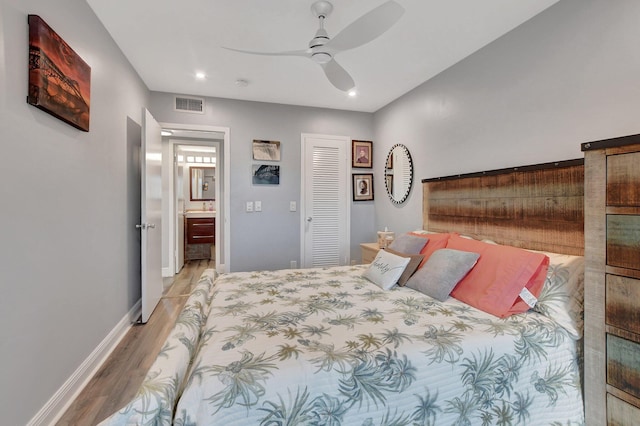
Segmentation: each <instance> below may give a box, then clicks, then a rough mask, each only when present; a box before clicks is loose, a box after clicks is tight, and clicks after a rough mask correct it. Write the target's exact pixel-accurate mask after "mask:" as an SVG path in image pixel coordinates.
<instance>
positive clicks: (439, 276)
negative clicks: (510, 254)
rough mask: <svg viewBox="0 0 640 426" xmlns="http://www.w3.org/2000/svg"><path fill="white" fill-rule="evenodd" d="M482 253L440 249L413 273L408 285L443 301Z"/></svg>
mask: <svg viewBox="0 0 640 426" xmlns="http://www.w3.org/2000/svg"><path fill="white" fill-rule="evenodd" d="M479 257H480V255H479V254H478V253H472V252H468V251H461V250H453V249H439V250H436V251H434V252H433V254H432V255H431V257H430V258H429V259H428V260H427V261H426V262H425V264H424V265H423V266H422V268H420V269H418V271H417V272H416V273H415V274H413V276H412V277H411V278H409V281H407V284H406V286H407V287H409V288H412V289H414V290H417V291H419V292H421V293H424V294H426V295H427V296H431V297H433V298H434V299H437V300H439V301H441V302H444V301H445V300H447V298H448V297H449V293H451V290H453V288H454V287H455V286H456V284H458V283H459V282H460V280H461V279H463V278H464V277H465V275H467V273H468V272H469V271H470V270H471V268H473V267H474V266H475V264H476V262H477V261H478V258H479Z"/></svg>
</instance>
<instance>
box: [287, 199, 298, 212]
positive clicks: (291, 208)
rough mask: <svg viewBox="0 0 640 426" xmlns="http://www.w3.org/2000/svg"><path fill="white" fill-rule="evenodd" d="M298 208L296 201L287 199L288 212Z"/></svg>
mask: <svg viewBox="0 0 640 426" xmlns="http://www.w3.org/2000/svg"><path fill="white" fill-rule="evenodd" d="M297 209H298V206H296V202H295V201H289V211H290V212H295V211H296V210H297Z"/></svg>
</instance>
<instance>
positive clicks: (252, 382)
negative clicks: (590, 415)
mask: <svg viewBox="0 0 640 426" xmlns="http://www.w3.org/2000/svg"><path fill="white" fill-rule="evenodd" d="M363 271H364V266H349V267H337V268H327V269H307V270H283V271H272V272H253V273H231V274H225V275H221V276H219V277H218V278H217V279H216V281H215V282H214V287H213V299H212V302H211V306H210V309H209V311H208V315H205V317H206V323H205V322H204V320H203V324H202V328H201V329H200V331H199V335H198V339H199V341H198V343H197V348H195V349H193V351H194V352H196V350H197V352H196V353H195V357H194V359H193V362H192V365H191V366H190V371H189V372H188V374H187V378H186V381H185V383H184V384H183V386H184V389H183V390H182V393H181V394H180V390H178V392H177V396H176V398H177V402H175V404H176V405H175V407H174V405H173V402H174V399H175V398H165V397H161V396H159V395H160V394H161V392H159V391H158V392H156V391H155V389H156V388H155V387H153V386H149V385H147V388H146V390H145V387H144V386H143V388H142V390H141V392H140V393H139V396H138V398H137V402H136V401H133V402H132V403H131V404H130V405H129V406H127V407H125V408H123V410H121V411H120V413H118V414H116V415H114V416H113V418H112V419H110V420H109V421H107V422H106V423H105V424H113V425H115V424H122V425H125V424H167V425H168V424H175V425H182V426H190V425H199V426H202V425H224V426H228V425H328V426H329V425H358V426H359V425H363V426H364V425H367V426H368V425H518V424H521V425H582V424H584V416H583V406H582V397H581V387H580V374H579V369H578V360H577V356H578V355H577V350H576V344H577V343H576V341H575V340H573V339H571V338H570V336H569V335H568V333H567V332H566V331H565V329H563V328H562V327H560V326H559V325H558V324H557V323H555V322H554V321H553V320H552V319H550V318H548V317H546V316H544V315H541V314H539V313H535V312H529V313H526V314H521V315H517V316H513V317H510V318H508V319H499V318H496V317H493V316H491V315H489V314H486V313H484V312H481V311H479V310H476V309H474V308H472V307H470V306H468V305H465V304H463V303H462V302H459V301H457V300H455V299H452V298H449V300H448V301H447V302H445V303H440V302H438V301H436V300H435V299H432V298H430V297H428V296H425V295H423V294H421V293H419V292H416V291H415V290H411V289H408V288H394V289H392V290H391V291H383V290H382V289H380V288H379V287H377V286H375V285H374V284H372V283H370V282H369V281H367V280H366V279H364V278H362V277H361V274H362V272H363ZM183 340H186V341H187V342H188V344H189V345H190V346H193V345H194V342H193V340H189V339H186V338H184V336H183ZM168 345H169V346H168V347H167V348H168V349H166V351H164V352H165V353H166V354H167V355H169V356H170V355H171V354H170V352H171V351H173V350H177V349H178V348H179V346H180V345H181V343H180V340H179V339H176V340H175V341H174V342H173V343H169V342H168ZM183 351H184V350H183ZM166 368H167V367H164V366H159V367H158V366H156V365H154V366H153V367H152V368H151V371H150V372H149V375H148V376H147V378H148V379H151V380H152V381H154V380H156V381H157V380H159V379H158V378H162V377H173V376H172V375H171V373H169V372H168V371H165V369H166ZM148 381H149V380H147V381H146V382H148ZM154 392H155V393H154ZM158 398H161V399H163V402H162V404H161V403H157V404H151V403H150V402H149V401H150V400H153V399H158ZM141 401H142V402H145V403H146V405H144V406H143V405H142V403H141ZM163 404H164V406H165V407H164V408H163V409H161V408H158V407H159V406H161V405H163ZM150 407H153V408H150ZM143 411H144V414H140V413H141V412H143ZM134 415H135V416H134ZM136 416H137V417H136ZM171 416H173V420H172V417H171ZM133 418H135V419H136V420H131V419H133Z"/></svg>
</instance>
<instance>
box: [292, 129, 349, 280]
mask: <svg viewBox="0 0 640 426" xmlns="http://www.w3.org/2000/svg"><path fill="white" fill-rule="evenodd" d="M307 139H330V140H334V141H338V142H343V143H344V145H345V146H344V148H345V150H346V153H347V155H346V156H345V160H344V161H345V164H344V167H345V174H346V176H347V177H349V175H350V173H351V169H350V165H351V160H350V159H351V155H350V153H351V145H350V144H351V138H350V137H349V136H342V135H326V134H318V133H301V134H300V176H301V182H300V206H299V207H300V210H299V211H300V266H301V267H305V265H306V263H307V253H306V231H305V229H306V224H307V221H306V218H305V216H306V213H307V206H306V193H307V187H306V186H307V185H306V183H307V175H306V174H307V173H308V171H307V167H306V156H307V151H308V146H307V145H308V143H307ZM344 185H345V190H346V192H347V195H348V193H349V185H350V182H344ZM345 216H346V217H345V222H346V223H345V232H344V237H343V238H344V239H343V241H342V243H343V244H345V247H344V248H345V259H343V263H344V265H349V264H350V263H351V202H350V199H349V197H348V196H347V197H346V200H345Z"/></svg>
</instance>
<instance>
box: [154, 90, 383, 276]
mask: <svg viewBox="0 0 640 426" xmlns="http://www.w3.org/2000/svg"><path fill="white" fill-rule="evenodd" d="M174 96H175V95H173V94H169V93H158V92H152V93H151V104H152V107H151V113H152V114H153V115H154V117H155V118H156V119H157V120H158V121H161V122H170V123H181V124H182V123H184V124H198V125H210V126H222V127H228V128H229V129H230V145H231V152H230V153H229V155H230V161H231V182H230V183H231V206H230V220H231V254H230V259H231V265H230V270H231V271H248V270H255V269H281V268H288V267H289V265H290V263H289V262H290V261H291V260H296V261H297V262H298V265H300V217H299V216H300V213H299V211H298V212H295V213H292V212H289V202H290V201H296V202H297V203H298V205H300V180H301V178H300V136H301V134H302V133H322V134H331V135H342V136H349V137H351V138H352V139H360V140H372V135H373V114H369V113H358V112H348V111H336V110H329V109H321V108H309V107H296V106H287V105H277V104H267V103H259V102H247V101H235V100H229V99H218V98H207V99H206V105H205V114H204V115H201V114H192V113H180V112H176V111H174V109H173V105H174ZM254 139H262V140H279V141H281V156H282V160H281V161H280V162H279V164H280V166H281V169H280V185H277V186H269V187H266V186H254V185H252V183H251V165H252V164H254V163H255V162H254V161H253V160H252V156H251V145H252V141H253V140H254ZM376 149H377V145H376V141H374V152H375V150H376ZM349 152H351V147H349ZM225 155H227V153H225ZM375 165H376V164H374V166H375ZM366 172H368V170H366V169H357V173H366ZM349 184H350V183H349ZM375 190H376V193H375V196H376V197H384V184H383V186H382V187H380V186H378V187H376V188H375ZM256 200H260V201H262V212H261V213H256V212H254V213H246V212H245V204H246V202H247V201H256ZM374 221H375V219H374V204H373V202H357V203H353V204H352V211H351V258H352V259H353V260H357V261H359V260H360V247H359V244H360V243H361V242H365V241H374V239H375V233H374V232H373V229H374Z"/></svg>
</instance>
